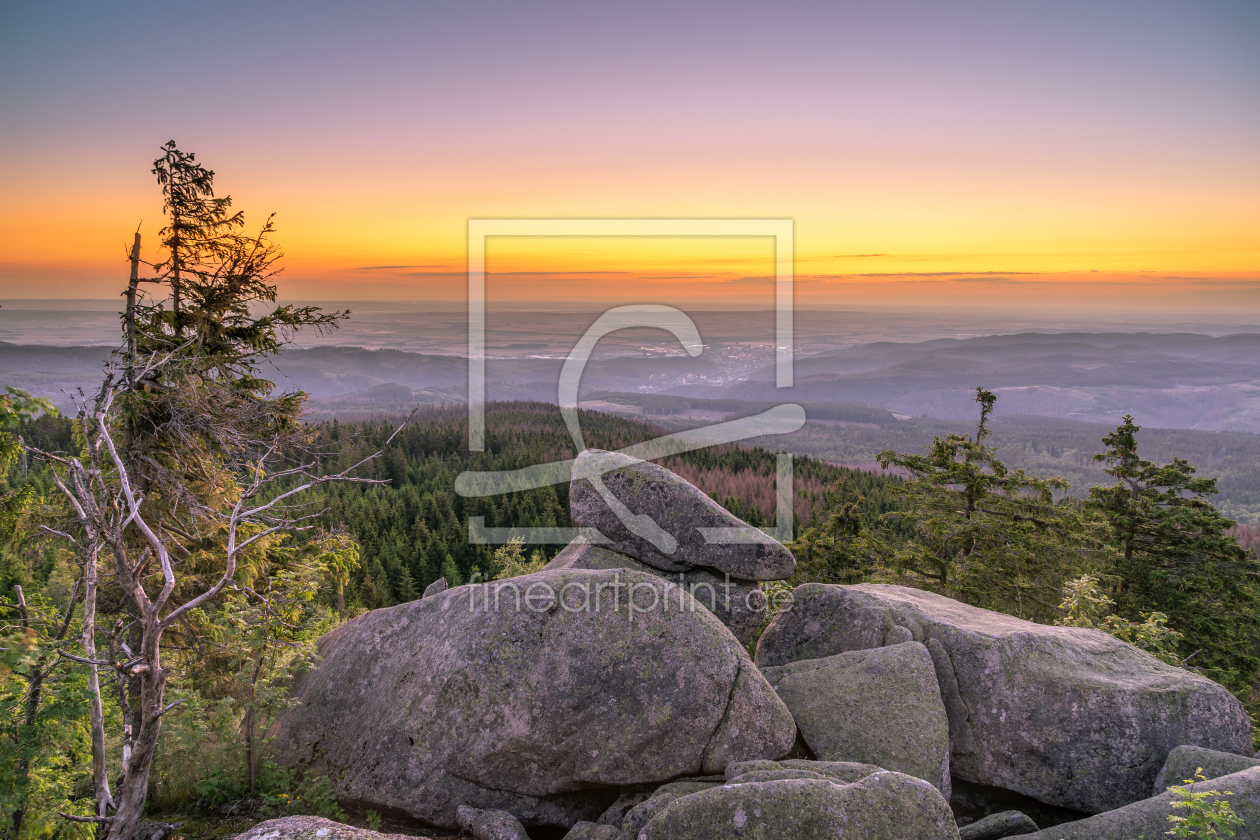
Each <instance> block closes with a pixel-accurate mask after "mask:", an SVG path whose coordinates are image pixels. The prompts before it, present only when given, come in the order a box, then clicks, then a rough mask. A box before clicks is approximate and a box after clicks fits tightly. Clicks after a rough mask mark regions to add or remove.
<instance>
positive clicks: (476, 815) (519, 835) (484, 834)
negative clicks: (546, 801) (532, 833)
mask: <svg viewBox="0 0 1260 840" xmlns="http://www.w3.org/2000/svg"><path fill="white" fill-rule="evenodd" d="M455 820H456V821H457V822H458V823H459V827H460V828H462V829H463V830H464V831H467V832H468V833H469V834H471V835H472V836H473V837H475V838H476V840H529V835H528V834H526V833H525V826H523V825H521V823H520V821H519V820H518V819H517V818H516V817H514V816H512V815H511V814H509V813H508V812H507V811H493V810H488V809H487V810H483V809H481V808H470V807H468V806H467V805H460V806H459V808H457V809H456V810H455Z"/></svg>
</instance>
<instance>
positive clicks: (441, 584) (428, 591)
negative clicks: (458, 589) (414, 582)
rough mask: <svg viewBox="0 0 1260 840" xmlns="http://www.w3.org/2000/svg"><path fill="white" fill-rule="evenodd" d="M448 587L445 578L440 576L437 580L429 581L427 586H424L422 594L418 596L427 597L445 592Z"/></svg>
mask: <svg viewBox="0 0 1260 840" xmlns="http://www.w3.org/2000/svg"><path fill="white" fill-rule="evenodd" d="M448 588H449V586H448V584H447V583H446V578H444V577H440V578H438V579H437V580H435V581H433V583H430V584H429V585H428V586H426V587H425V588H424V594H423V595H421V596H420V597H421V598H429V597H431V596H433V595H436V594H438V593H439V592H445V591H446V590H447V589H448Z"/></svg>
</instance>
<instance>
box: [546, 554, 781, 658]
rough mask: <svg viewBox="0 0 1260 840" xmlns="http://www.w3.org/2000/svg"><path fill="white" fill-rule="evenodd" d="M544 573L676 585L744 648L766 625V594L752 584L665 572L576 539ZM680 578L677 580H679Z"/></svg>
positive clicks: (701, 573)
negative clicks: (629, 576)
mask: <svg viewBox="0 0 1260 840" xmlns="http://www.w3.org/2000/svg"><path fill="white" fill-rule="evenodd" d="M545 568H547V569H634V570H636V571H640V572H646V573H648V574H652V575H656V576H657V577H662V578H665V579H667V580H670V581H673V582H674V583H677V584H679V585H680V586H682V587H683V588H685V589H686V590H687V593H688V594H689V595H691V596H692V597H693V598H695V599H696V602H697V603H699V604H701V605H702V606H703V607H704V608H705V609H707V610H709V611H710V612H711V613H713V614H714V615H716V616H717V617H718V620H719V621H721V622H722V623H723V624H725V625H726V627H727V629H729V630H730V631H731V633H733V634H734V635H735V638H737V639H739V641H740V644H748V642H749V641H751V640H752V638H753V637H754V636H756V634H757V631H758V630H760V629H761V625H762V624H764V623H765V621H766V594H765V593H764V592H762V591H761V585H760V584H759V583H757V582H756V581H750V580H737V579H735V578H733V577H730V576H729V575H716V574H714V573H713V572H711V571H709V570H708V569H699V568H696V569H689V570H687V571H686V572H666V571H662V570H661V569H657V568H655V567H654V566H649V565H648V564H646V563H643V562H640V561H638V560H636V559H634V558H633V557H630V556H629V555H626V554H618V553H617V552H615V551H609V550H608V549H606V548H601V547H600V546H597V545H594V544H592V543H590V542H587V540H586V538H585V537H578V538H577V539H575V540H574V541H573V542H571V543H569V544H568V545H567V546H565V547H564V548H563V549H562V550H561V551H560V553H559V554H557V555H556V556H555V557H554V558H552V560H551V562H550V563H548V564H547V565H546V567H545ZM680 578H681V580H680Z"/></svg>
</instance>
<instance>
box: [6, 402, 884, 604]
mask: <svg viewBox="0 0 1260 840" xmlns="http://www.w3.org/2000/svg"><path fill="white" fill-rule="evenodd" d="M486 417H487V419H486V451H485V452H479V453H469V451H468V441H467V409H466V408H464V406H462V405H460V406H448V407H429V408H424V409H421V410H420V411H418V412H417V413H416V414H415V415H414V416H413V417H412V419H411V422H410V423H408V425H407V426H406V427H405V428H404V429H403V430H402V432H400V433H399V434H398V435H397V436H396V437H395V438H394V439H393V441H392V442H391V443H390V444H389V445H388V446H386V447H385V449H384V454H383V456H382V457H381V458H379V459H377V460H376V461H374V462H373V463H372V465H371V466H370V467H368V468H367V471H368V473H369V474H370V477H372V478H377V479H381V480H384V481H387V482H388V483H387V484H385V485H365V484H327V485H324V486H322V487H320V488H318V489H316V490H314V491H312V492H311V493H310V494H309V495H308V496H307V497H306V502H305V504H306V508H307V509H308V510H309V511H310V512H316V511H319V512H320V513H319V516H318V518H317V519H316V520H315V522H316V523H317V525H318V527H320V528H322V529H324V530H327V531H336V530H338V529H341V528H345V529H346V530H348V531H349V533H350V535H351V536H353V537H354V539H355V540H356V542H357V543H358V544H359V546H360V547H361V560H360V565H359V568H358V569H357V570H356V571H355V572H354V573H353V574H352V576H351V578H350V580H349V582H348V583H347V584H346V589H345V599H346V604H347V606H348V607H350V608H352V609H374V608H376V607H382V606H390V605H393V604H397V603H401V602H404V601H410V600H413V599H415V598H417V597H419V595H420V593H421V592H423V591H424V588H425V587H426V586H427V585H428V584H430V583H432V582H433V581H434V580H436V579H437V578H439V577H442V576H446V577H447V579H448V582H450V583H452V584H454V583H455V582H456V581H459V582H465V581H467V580H469V578H470V577H471V576H472V575H473V574H474V573H480V574H481V576H482V577H483V578H486V577H493V576H494V575H495V574H496V573H497V572H498V571H499V569H497V568H495V563H494V560H493V553H494V551H495V549H496V546H492V545H473V544H470V543H469V539H468V518H469V517H472V516H483V517H485V524H486V525H487V526H488V527H509V526H519V527H555V526H561V527H564V526H569V525H570V524H571V523H570V521H569V488H568V485H567V484H560V485H556V486H551V487H543V488H539V489H537V490H528V491H523V492H519V493H511V494H507V495H503V496H492V497H487V498H464V497H461V496H460V495H458V494H457V493H456V492H455V491H454V483H455V478H456V476H458V475H459V474H460V473H461V472H463V471H465V470H510V469H517V468H520V467H525V466H529V465H531V464H539V463H544V462H547V461H555V460H563V459H566V458H572V457H574V455H575V453H574V452H573V444H572V441H571V439H570V438H569V435H568V432H567V431H566V429H565V426H564V421H563V419H562V418H561V416H560V411H559V409H558V408H557V407H556V406H554V405H551V404H548V403H536V402H510V403H490V404H489V405H488V407H487V415H486ZM581 417H582V429H583V432H584V434H585V436H586V441H587V444H588V445H589V446H591V447H595V448H599V449H619V448H621V447H624V446H628V445H630V444H633V443H638V442H641V441H644V440H649V439H651V438H655V437H658V436H660V435H662V434H666V433H667V432H666V430H664V429H662V428H661V427H659V426H657V425H655V424H652V423H647V422H643V421H638V420H633V419H628V418H624V417H619V416H616V415H610V414H603V413H600V412H594V411H584V412H582V413H581ZM398 422H401V420H399V421H385V420H381V421H370V422H366V423H362V424H343V423H339V422H337V421H332V422H328V423H321V424H319V425H317V426H316V427H314V428H315V440H314V441H313V443H312V451H317V452H323V453H325V454H323V455H322V456H321V457H320V458H319V469H320V470H321V471H322V472H324V473H335V472H338V471H339V470H341V469H344V468H345V467H347V466H349V465H351V464H353V463H355V462H356V461H358V460H360V459H361V458H362V457H364V456H365V455H367V454H370V453H372V452H375V451H376V450H377V448H379V447H381V446H382V445H383V444H384V443H385V441H386V439H387V438H388V437H389V436H390V434H391V433H393V431H394V430H395V428H396V426H397V425H398ZM21 433H22V434H23V436H24V438H25V439H26V440H27V442H28V443H30V444H31V445H33V446H36V447H37V448H40V449H53V450H58V449H59V450H62V451H70V450H71V449H72V448H73V442H72V440H71V437H70V422H69V420H67V419H65V418H60V417H41V418H39V419H36V420H33V421H29V422H27V423H24V424H23V425H22V428H21ZM329 453H335V454H329ZM662 463H663V464H664V465H665V466H666V467H668V468H669V469H672V470H674V471H675V472H677V473H678V474H679V475H681V476H683V477H684V478H686V479H687V480H688V481H691V482H692V483H693V484H695V485H697V486H698V487H701V488H702V489H704V490H705V492H707V493H708V494H709V495H710V496H711V497H713V498H714V499H716V500H717V501H718V502H720V503H721V504H723V505H725V506H726V508H727V509H729V510H730V511H732V512H733V513H735V514H736V515H738V516H741V517H743V518H745V519H747V520H748V521H749V522H751V523H752V524H754V525H764V524H767V523H770V522H772V521H773V519H772V517H773V512H774V500H775V495H774V493H775V487H774V471H775V456H774V454H773V453H772V452H769V451H767V450H765V449H760V448H751V449H745V448H739V447H735V446H725V447H720V448H717V449H709V450H697V451H694V452H689V453H686V454H683V455H680V456H676V457H672V458H668V459H665V460H663V461H662ZM794 466H795V473H796V481H795V488H794V490H795V513H796V521H797V526H798V529H799V528H801V527H808V526H809V525H810V524H811V520H813V519H815V518H816V517H817V516H818V515H819V514H821V513H822V512H823V510H824V507H825V494H826V493H827V491H828V489H829V488H832V487H834V486H836V485H837V484H844V485H846V486H848V487H852V488H853V489H854V490H855V491H856V492H859V493H861V494H862V495H863V497H864V498H865V499H866V500H867V502H866V504H867V508H868V511H869V513H868V519H869V523H870V524H871V525H872V526H874V525H875V523H876V520H877V518H878V517H879V515H880V514H882V513H884V512H886V511H888V510H890V509H892V507H893V506H894V502H893V500H892V498H891V495H890V493H889V488H890V487H891V486H893V485H896V484H898V483H900V482H899V480H897V479H895V478H885V477H882V476H878V475H873V474H871V473H869V472H863V471H860V470H855V469H848V468H844V467H836V466H833V465H830V464H826V463H823V462H820V461H815V460H813V459H811V458H808V457H797V458H796V459H795V462H794ZM22 469H23V468H22V466H21V465H20V464H18V463H15V464H14V465H13V466H12V467H11V468H10V472H9V481H10V483H11V484H12V485H14V486H20V485H22V484H23V483H24V479H23V478H22V475H21V473H22ZM25 481H29V482H30V483H31V484H32V485H33V486H35V487H37V488H39V490H40V492H41V493H47V491H48V490H49V489H50V487H49V484H50V482H49V476H48V473H47V470H46V468H44V467H43V466H42V465H35V467H34V469H32V470H30V472H29V477H28V479H26V480H25ZM560 548H562V546H558V545H557V546H546V547H538V548H537V549H535V550H538V551H540V552H542V553H543V554H544V555H545V556H547V557H550V556H553V555H554V554H555V553H556V552H558V551H559V550H560ZM26 563H27V564H28V565H27V568H25V569H22V570H17V569H13V570H10V572H9V573H8V576H9V578H10V579H11V580H12V581H17V582H20V581H21V579H22V578H23V577H24V576H25V575H34V576H36V577H38V575H39V570H40V569H41V568H45V567H46V566H45V565H43V564H45V563H46V561H45V560H44V559H41V558H40V557H39V556H35V555H28V556H27V558H26ZM326 595H327V593H326Z"/></svg>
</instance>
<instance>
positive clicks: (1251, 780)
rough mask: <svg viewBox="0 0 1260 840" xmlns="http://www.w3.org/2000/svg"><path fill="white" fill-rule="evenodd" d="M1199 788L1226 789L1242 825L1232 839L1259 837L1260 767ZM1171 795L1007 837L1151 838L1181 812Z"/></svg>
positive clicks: (1051, 839) (1065, 839)
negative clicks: (1174, 805)
mask: <svg viewBox="0 0 1260 840" xmlns="http://www.w3.org/2000/svg"><path fill="white" fill-rule="evenodd" d="M1202 789H1205V790H1216V791H1219V792H1221V793H1224V792H1225V791H1229V792H1230V794H1229V795H1227V796H1225V797H1224V798H1225V799H1227V800H1229V804H1230V806H1231V807H1232V808H1233V809H1234V812H1235V813H1237V814H1238V816H1239V817H1241V818H1242V821H1243V825H1242V827H1241V828H1237V829H1235V834H1234V840H1260V767H1253V768H1251V769H1249V770H1244V771H1242V772H1241V773H1233V774H1230V775H1228V776H1221V777H1220V778H1217V779H1213V780H1212V781H1210V782H1207V783H1206V784H1204V785H1203V786H1202ZM1217 798H1219V797H1212V798H1211V799H1212V801H1215V800H1216V799H1217ZM1175 799H1176V795H1175V794H1173V793H1172V791H1165V792H1164V793H1161V794H1160V795H1159V796H1156V797H1153V798H1151V799H1145V800H1143V801H1141V802H1134V803H1132V804H1130V805H1126V806H1125V807H1123V808H1118V809H1116V810H1114V811H1108V812H1107V813H1105V814H1099V815H1097V816H1094V817H1090V818H1089V819H1085V820H1080V821H1078V822H1070V823H1064V824H1063V825H1056V826H1055V827H1054V828H1043V829H1042V830H1041V831H1038V832H1034V833H1032V834H1017V835H1013V836H1012V837H1011V838H1010V840H1016V838H1018V840H1135V838H1141V837H1146V838H1151V840H1154V838H1161V837H1164V836H1166V834H1167V832H1168V830H1169V828H1170V825H1169V822H1168V817H1169V815H1171V814H1178V815H1179V816H1184V815H1185V812H1184V811H1182V810H1179V809H1175V808H1173V806H1172V803H1173V802H1174V800H1175Z"/></svg>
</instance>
